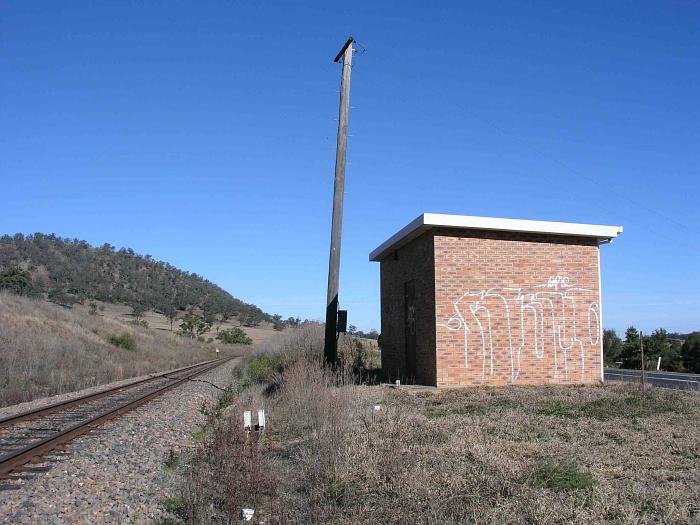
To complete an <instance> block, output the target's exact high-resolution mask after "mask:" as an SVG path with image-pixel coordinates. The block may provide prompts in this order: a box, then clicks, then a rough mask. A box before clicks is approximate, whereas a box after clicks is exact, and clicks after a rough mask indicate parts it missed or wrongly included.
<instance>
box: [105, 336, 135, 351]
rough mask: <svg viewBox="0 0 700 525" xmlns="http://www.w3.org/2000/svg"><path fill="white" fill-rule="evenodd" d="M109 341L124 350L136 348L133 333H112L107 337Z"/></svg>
mask: <svg viewBox="0 0 700 525" xmlns="http://www.w3.org/2000/svg"><path fill="white" fill-rule="evenodd" d="M107 341H108V342H110V343H111V344H113V345H114V346H116V347H118V348H123V349H124V350H136V340H135V339H134V337H133V336H132V335H131V334H127V333H124V334H121V335H119V334H112V335H110V336H109V337H108V338H107Z"/></svg>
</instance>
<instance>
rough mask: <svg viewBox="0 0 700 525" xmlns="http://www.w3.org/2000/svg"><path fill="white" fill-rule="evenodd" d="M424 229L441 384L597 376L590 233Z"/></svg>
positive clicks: (597, 317) (593, 258)
mask: <svg viewBox="0 0 700 525" xmlns="http://www.w3.org/2000/svg"><path fill="white" fill-rule="evenodd" d="M430 237H431V239H432V242H433V243H434V250H435V254H434V260H435V270H434V271H435V323H436V334H435V337H436V353H437V384H438V385H439V386H447V385H475V384H487V385H504V384H512V383H517V384H543V383H591V382H597V381H600V380H601V356H602V340H601V337H600V332H601V330H600V304H599V282H598V279H599V277H598V276H599V273H598V264H599V262H598V261H599V259H598V245H597V242H596V240H594V239H587V238H581V237H562V236H547V235H541V234H522V233H507V232H504V233H499V232H479V231H472V232H468V231H465V230H447V229H440V230H432V231H431V234H430ZM419 239H420V238H419ZM413 242H414V243H415V242H417V240H416V241H413ZM383 273H384V272H383ZM382 279H383V280H384V277H382ZM383 301H384V294H382V302H383ZM383 308H384V307H383ZM383 313H384V309H382V314H383ZM382 328H383V329H384V323H383V322H382Z"/></svg>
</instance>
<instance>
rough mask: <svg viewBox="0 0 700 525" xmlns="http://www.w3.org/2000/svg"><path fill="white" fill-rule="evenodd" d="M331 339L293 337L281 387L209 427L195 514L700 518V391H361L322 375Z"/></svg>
mask: <svg viewBox="0 0 700 525" xmlns="http://www.w3.org/2000/svg"><path fill="white" fill-rule="evenodd" d="M295 339H296V342H295ZM321 341H322V333H320V331H318V332H314V331H313V330H310V329H307V330H302V331H300V332H297V335H296V336H295V335H294V334H293V333H292V334H287V335H286V336H285V338H284V340H283V341H281V342H280V350H281V352H282V353H283V354H284V355H285V358H284V363H285V364H284V366H283V368H282V371H281V373H279V374H278V376H277V377H275V378H274V380H273V383H274V385H276V387H275V388H272V389H270V388H268V389H267V390H266V389H265V385H258V386H254V387H251V388H248V389H246V390H243V392H242V393H241V395H240V396H239V397H238V398H237V400H235V401H234V403H235V404H234V408H233V409H231V411H230V412H229V413H228V414H227V415H226V414H225V415H224V416H223V418H222V419H221V420H219V421H212V423H211V424H212V428H213V430H212V435H213V436H214V437H213V440H212V441H211V442H210V443H209V444H208V445H203V446H202V448H201V449H200V450H199V452H198V453H197V454H195V457H194V458H193V460H192V462H191V463H190V465H191V468H190V470H189V472H190V474H189V483H185V487H186V490H185V498H184V500H183V507H184V508H185V509H187V512H185V513H184V514H183V515H186V516H189V520H190V522H192V523H229V522H232V521H235V520H236V519H237V517H238V513H240V508H241V507H242V506H251V507H255V508H257V509H258V511H259V512H260V517H261V518H263V519H266V520H267V521H266V523H280V522H284V523H334V524H355V523H367V524H370V523H372V524H374V523H396V524H399V523H401V524H403V523H425V524H438V523H440V524H445V523H448V524H449V523H454V524H456V523H601V522H612V523H698V522H700V507H699V502H700V469H698V465H699V464H700V428H699V425H700V423H699V422H700V403H699V402H700V394H698V393H694V392H680V391H666V390H661V389H652V390H650V391H649V392H648V393H647V394H646V395H645V396H640V395H639V391H638V390H637V389H635V388H634V387H630V386H628V385H606V386H585V387H584V386H571V387H563V386H562V387H517V386H516V387H503V388H470V389H459V390H445V391H438V392H422V393H416V392H411V391H409V390H404V389H394V388H390V387H387V386H360V385H353V384H351V382H349V381H348V378H349V377H350V376H349V375H348V374H347V373H346V372H341V373H329V372H327V371H323V370H322V369H321V367H320V366H319V363H320V361H319V351H320V348H321ZM346 348H347V346H346ZM295 352H298V353H299V354H300V355H302V356H303V357H300V358H298V359H294V358H293V356H294V354H295ZM242 380H244V379H242ZM375 404H379V405H381V409H380V410H379V411H378V412H375V411H374V410H373V406H374V405H375ZM260 407H265V408H266V409H267V411H268V414H269V428H268V431H267V434H265V435H264V436H263V439H262V440H261V442H260V444H256V448H255V453H254V454H252V453H251V452H250V451H248V452H246V450H248V449H246V446H248V447H249V446H250V445H244V446H242V447H240V446H239V447H238V448H236V446H234V445H232V446H228V445H227V443H242V442H243V441H242V440H243V439H244V433H243V432H242V430H241V428H240V427H241V421H240V412H241V410H243V409H244V408H248V409H255V408H260ZM251 454H252V455H251ZM232 458H248V459H247V460H246V461H245V462H243V464H242V465H243V466H241V464H240V462H239V464H237V463H235V461H236V460H234V459H232ZM227 462H228V463H227ZM252 472H259V473H260V472H262V473H263V474H261V475H258V477H257V478H255V477H254V476H253V475H252V474H251V473H252ZM192 473H196V475H193V474H192ZM251 476H252V477H251ZM243 478H245V479H256V480H258V481H256V483H255V484H253V485H254V486H251V485H250V484H248V485H245V486H247V487H248V488H247V489H241V487H243V486H244V485H243V484H241V480H242V479H243ZM232 484H236V486H237V487H238V488H237V489H236V490H235V491H234V492H235V495H234V494H231V492H230V491H231V490H232V489H230V487H231V485H232ZM203 486H205V487H206V490H204V489H202V487H203ZM227 491H228V492H227Z"/></svg>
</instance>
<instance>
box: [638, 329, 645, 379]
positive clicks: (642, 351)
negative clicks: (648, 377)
mask: <svg viewBox="0 0 700 525" xmlns="http://www.w3.org/2000/svg"><path fill="white" fill-rule="evenodd" d="M639 351H640V352H641V353H642V375H641V384H642V390H644V334H643V333H642V332H639Z"/></svg>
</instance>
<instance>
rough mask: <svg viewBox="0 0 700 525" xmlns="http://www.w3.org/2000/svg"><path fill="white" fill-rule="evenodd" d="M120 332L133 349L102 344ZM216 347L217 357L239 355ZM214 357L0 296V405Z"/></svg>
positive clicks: (199, 348) (136, 330)
mask: <svg viewBox="0 0 700 525" xmlns="http://www.w3.org/2000/svg"><path fill="white" fill-rule="evenodd" d="M123 334H128V335H130V336H132V337H133V339H134V341H135V343H136V348H135V349H134V350H128V349H125V348H119V347H117V346H114V345H113V344H110V343H109V342H108V338H110V337H112V336H123ZM219 348H220V349H221V351H222V355H223V354H224V353H233V352H240V351H241V350H240V349H238V348H233V347H228V348H227V345H220V346H219ZM214 357H215V352H214V346H213V345H210V344H209V345H207V344H202V343H198V342H196V341H193V340H188V339H184V338H182V337H178V336H176V335H173V334H170V333H169V332H168V333H166V332H162V331H157V330H152V329H149V328H143V327H139V326H134V325H133V324H130V323H124V322H120V321H117V320H114V319H109V318H104V317H101V316H96V315H88V314H87V311H81V310H69V309H66V308H62V307H60V306H56V305H54V304H51V303H47V302H44V301H38V300H30V299H26V298H24V297H18V296H15V295H8V294H4V293H0V406H6V405H12V404H15V403H20V402H23V401H30V400H32V399H36V398H39V397H43V396H48V395H53V394H60V393H65V392H71V391H74V390H79V389H82V388H87V387H90V386H95V385H99V384H103V383H107V382H111V381H117V380H120V379H126V378H129V377H133V376H138V375H142V374H146V373H149V372H155V371H159V370H168V369H172V368H177V367H181V366H186V365H188V364H192V363H196V362H200V361H206V360H207V359H213V358H214Z"/></svg>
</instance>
